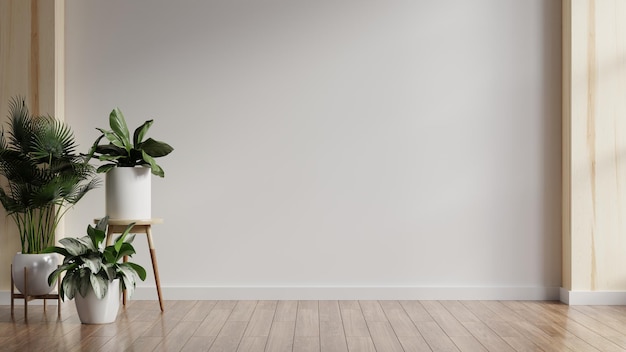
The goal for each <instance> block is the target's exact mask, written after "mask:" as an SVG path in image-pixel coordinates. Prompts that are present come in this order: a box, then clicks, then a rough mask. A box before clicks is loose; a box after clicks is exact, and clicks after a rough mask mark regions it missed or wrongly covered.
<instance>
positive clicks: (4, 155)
mask: <svg viewBox="0 0 626 352" xmlns="http://www.w3.org/2000/svg"><path fill="white" fill-rule="evenodd" d="M9 110H10V111H9V122H8V125H9V126H8V127H9V128H8V131H5V130H4V128H3V129H2V132H1V134H0V175H2V176H4V178H5V179H6V182H4V183H3V187H0V202H1V203H2V206H3V207H4V209H5V210H6V211H7V214H8V215H9V216H11V218H12V219H13V221H14V222H15V224H16V225H17V230H18V232H19V235H20V241H21V245H22V246H21V252H19V253H18V254H16V255H15V257H14V258H13V272H12V275H13V279H14V281H15V286H16V287H17V289H18V290H19V291H20V292H22V293H23V294H25V295H30V296H36V295H44V294H47V293H50V292H51V291H52V289H53V287H51V286H49V285H48V284H47V280H46V278H47V277H48V275H49V274H50V273H51V272H52V271H53V270H54V269H55V268H56V267H57V263H58V261H57V257H56V256H55V255H51V254H45V253H43V250H44V249H45V248H46V247H48V246H51V245H53V244H54V241H55V231H56V229H57V226H58V225H59V222H60V221H61V219H62V218H63V216H64V215H65V213H66V212H67V211H68V210H69V209H70V208H71V206H73V205H74V204H76V203H77V202H78V201H79V200H80V199H81V198H82V197H83V196H84V195H85V194H86V193H87V192H88V191H89V190H91V189H93V188H95V187H96V186H97V185H98V180H97V179H96V178H95V170H94V167H93V166H91V165H89V164H88V161H89V159H88V158H85V157H84V156H80V155H78V154H75V150H76V143H75V141H74V136H73V134H72V131H71V129H70V128H69V126H68V125H66V124H64V123H63V122H61V121H59V120H57V119H55V118H53V117H51V116H33V115H31V113H30V112H29V111H28V108H27V106H26V103H25V101H24V99H22V98H14V99H12V100H11V101H10V103H9ZM5 132H6V133H5ZM24 268H27V270H28V282H27V283H26V287H28V292H25V282H24V276H25V275H24V270H25V269H24Z"/></svg>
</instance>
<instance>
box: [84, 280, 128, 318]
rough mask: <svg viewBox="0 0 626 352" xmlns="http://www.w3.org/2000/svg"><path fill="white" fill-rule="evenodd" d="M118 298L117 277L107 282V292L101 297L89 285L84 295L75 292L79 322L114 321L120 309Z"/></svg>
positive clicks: (119, 296) (119, 292) (118, 281)
mask: <svg viewBox="0 0 626 352" xmlns="http://www.w3.org/2000/svg"><path fill="white" fill-rule="evenodd" d="M120 298H121V290H120V280H119V279H115V280H113V281H112V282H110V283H109V289H108V290H107V294H106V295H105V296H104V297H103V298H102V299H98V297H96V294H95V293H94V292H93V288H91V286H89V290H87V295H86V296H85V297H83V296H81V295H80V293H77V294H76V296H75V297H74V301H76V311H77V312H78V318H80V322H81V323H83V324H109V323H112V322H114V321H115V319H116V318H117V312H118V311H119V309H120Z"/></svg>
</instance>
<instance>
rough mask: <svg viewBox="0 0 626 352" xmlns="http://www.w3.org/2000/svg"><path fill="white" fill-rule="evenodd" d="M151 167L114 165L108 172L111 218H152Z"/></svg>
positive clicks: (107, 189) (109, 214) (107, 187)
mask: <svg viewBox="0 0 626 352" xmlns="http://www.w3.org/2000/svg"><path fill="white" fill-rule="evenodd" d="M151 175H152V174H151V170H150V168H149V167H114V168H112V169H111V170H109V171H108V172H107V173H106V181H105V183H106V186H105V187H106V215H108V216H109V218H110V219H150V218H152V209H151V207H152V199H151V194H152V185H151Z"/></svg>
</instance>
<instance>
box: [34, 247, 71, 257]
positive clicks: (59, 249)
mask: <svg viewBox="0 0 626 352" xmlns="http://www.w3.org/2000/svg"><path fill="white" fill-rule="evenodd" d="M41 253H58V254H60V255H62V256H64V257H69V256H70V255H71V254H70V253H69V252H68V251H67V249H65V248H63V247H56V246H52V247H48V248H46V249H44V250H43V252H41Z"/></svg>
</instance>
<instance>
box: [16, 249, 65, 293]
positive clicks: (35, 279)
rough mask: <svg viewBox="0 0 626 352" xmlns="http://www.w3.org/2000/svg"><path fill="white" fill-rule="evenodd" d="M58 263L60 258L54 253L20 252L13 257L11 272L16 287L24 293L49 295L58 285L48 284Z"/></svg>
mask: <svg viewBox="0 0 626 352" xmlns="http://www.w3.org/2000/svg"><path fill="white" fill-rule="evenodd" d="M58 263H59V259H58V257H57V255H56V254H54V253H44V254H23V253H21V252H18V253H17V254H16V255H15V256H14V257H13V263H12V264H13V265H12V272H11V274H12V275H13V282H14V284H15V287H17V289H18V290H19V291H20V292H21V293H22V294H24V295H29V296H41V295H47V294H48V293H50V292H52V290H53V289H54V288H55V287H56V285H53V286H50V285H48V276H50V274H51V273H52V272H53V271H54V270H55V269H56V268H57V265H58ZM24 268H26V270H27V281H24ZM26 286H28V287H26ZM26 288H27V290H26ZM26 291H28V292H26Z"/></svg>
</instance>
